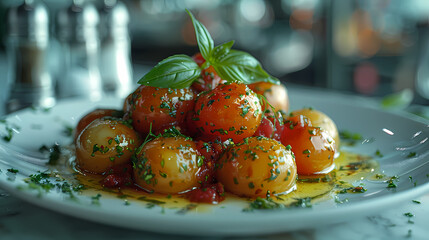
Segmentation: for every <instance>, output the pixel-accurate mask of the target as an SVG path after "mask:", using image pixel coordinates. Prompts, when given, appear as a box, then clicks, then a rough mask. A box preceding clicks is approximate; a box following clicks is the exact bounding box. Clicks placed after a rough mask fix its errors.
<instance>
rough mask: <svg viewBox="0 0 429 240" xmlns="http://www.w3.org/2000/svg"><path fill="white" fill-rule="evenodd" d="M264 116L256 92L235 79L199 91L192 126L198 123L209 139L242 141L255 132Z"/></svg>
mask: <svg viewBox="0 0 429 240" xmlns="http://www.w3.org/2000/svg"><path fill="white" fill-rule="evenodd" d="M261 119H262V110H261V104H260V102H259V99H258V97H257V96H256V94H255V93H254V92H253V91H252V90H250V89H249V88H248V87H247V86H246V85H244V84H237V83H231V84H221V85H219V86H217V87H216V88H215V89H213V90H212V91H209V92H203V93H201V94H200V95H198V98H197V100H196V103H195V107H194V113H193V115H192V117H191V118H190V119H189V121H191V122H190V123H188V126H189V125H190V126H194V128H196V129H197V130H198V131H199V134H200V136H201V138H202V139H203V140H205V141H211V140H214V139H216V138H220V139H221V141H222V142H223V141H226V140H227V139H232V140H233V141H234V142H240V141H241V140H243V139H244V138H246V137H250V136H252V135H253V134H254V133H255V131H256V129H257V128H258V127H259V124H260V123H261Z"/></svg>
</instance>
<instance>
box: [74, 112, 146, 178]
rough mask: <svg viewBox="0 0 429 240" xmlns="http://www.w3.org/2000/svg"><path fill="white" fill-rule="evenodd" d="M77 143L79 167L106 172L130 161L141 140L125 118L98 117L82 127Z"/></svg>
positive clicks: (88, 170) (84, 169)
mask: <svg viewBox="0 0 429 240" xmlns="http://www.w3.org/2000/svg"><path fill="white" fill-rule="evenodd" d="M75 143H76V163H77V165H78V168H79V169H81V170H83V171H87V172H91V173H104V172H106V171H108V170H110V169H111V168H113V167H115V166H117V165H121V164H124V163H127V162H129V161H130V159H131V156H132V155H133V154H134V151H135V149H136V148H138V147H139V146H140V144H141V140H140V136H139V135H138V134H137V133H136V132H135V131H134V130H133V129H132V127H131V126H130V125H129V124H127V123H126V122H124V121H123V120H121V119H116V118H98V119H95V120H94V121H93V122H91V123H90V124H89V125H88V126H87V127H86V128H84V129H83V130H82V132H81V133H80V134H79V136H78V137H77V139H76V141H75Z"/></svg>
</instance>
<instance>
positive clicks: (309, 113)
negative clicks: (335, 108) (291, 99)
mask: <svg viewBox="0 0 429 240" xmlns="http://www.w3.org/2000/svg"><path fill="white" fill-rule="evenodd" d="M298 115H303V116H305V117H307V118H308V119H309V120H310V122H311V124H312V126H313V127H320V128H321V129H323V130H325V131H326V132H327V133H328V134H329V135H330V136H331V137H332V138H333V139H334V141H335V148H336V149H337V150H338V148H339V145H340V137H339V135H338V129H337V126H336V125H335V123H334V121H333V120H332V119H331V118H330V117H328V116H327V115H326V114H324V113H323V112H320V111H317V110H314V109H312V108H303V109H300V110H296V111H293V112H291V113H290V116H298Z"/></svg>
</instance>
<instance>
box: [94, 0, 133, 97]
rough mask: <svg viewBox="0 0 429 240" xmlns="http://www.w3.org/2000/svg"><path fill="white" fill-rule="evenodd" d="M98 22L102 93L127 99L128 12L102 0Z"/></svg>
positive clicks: (129, 84) (129, 80) (129, 76)
mask: <svg viewBox="0 0 429 240" xmlns="http://www.w3.org/2000/svg"><path fill="white" fill-rule="evenodd" d="M100 20H101V21H100V33H101V48H100V73H101V79H102V83H103V90H104V92H105V93H106V94H109V95H114V96H117V97H126V96H127V95H128V94H129V93H130V92H131V90H132V89H131V88H132V87H133V86H132V76H133V74H132V67H131V56H130V55H131V41H130V37H129V32H128V22H129V13H128V10H127V8H126V6H125V5H124V4H123V3H122V2H118V1H116V0H104V4H103V6H102V8H101V9H100Z"/></svg>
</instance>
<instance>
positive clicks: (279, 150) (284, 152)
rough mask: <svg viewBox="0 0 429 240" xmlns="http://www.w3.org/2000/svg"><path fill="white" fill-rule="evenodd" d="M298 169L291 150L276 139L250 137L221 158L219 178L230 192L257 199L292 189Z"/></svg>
mask: <svg viewBox="0 0 429 240" xmlns="http://www.w3.org/2000/svg"><path fill="white" fill-rule="evenodd" d="M296 169H297V168H296V165H295V161H294V159H293V154H292V152H291V151H290V149H287V148H286V147H285V146H283V145H282V144H281V143H279V142H278V141H275V140H273V139H269V138H264V137H251V138H246V139H244V141H243V142H241V143H239V144H236V145H234V146H232V147H230V148H229V149H228V150H227V151H226V152H225V153H224V154H223V155H222V157H221V158H220V159H219V161H218V164H217V170H216V176H217V179H218V181H219V182H221V183H222V184H223V185H224V186H225V189H226V190H227V191H228V192H231V193H234V194H237V195H239V196H247V197H257V196H266V194H267V192H268V191H269V192H270V193H273V194H280V193H287V192H289V191H291V190H293V189H294V188H295V180H296V176H297V171H296Z"/></svg>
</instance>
